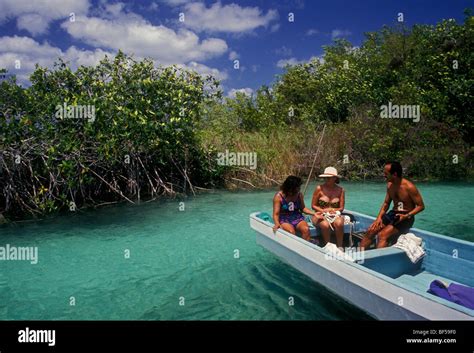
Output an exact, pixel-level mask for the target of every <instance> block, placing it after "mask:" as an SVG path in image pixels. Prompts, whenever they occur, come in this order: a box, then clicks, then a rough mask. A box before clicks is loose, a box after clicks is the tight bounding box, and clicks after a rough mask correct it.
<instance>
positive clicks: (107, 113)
mask: <svg viewBox="0 0 474 353" xmlns="http://www.w3.org/2000/svg"><path fill="white" fill-rule="evenodd" d="M473 48H474V17H473V16H472V11H471V10H466V11H465V20H464V22H463V23H456V21H454V20H451V19H450V20H443V21H441V22H439V23H438V24H436V25H415V26H413V27H411V28H407V27H405V26H403V25H397V26H393V27H384V28H382V29H381V30H380V31H378V32H372V33H367V34H366V40H365V41H364V43H363V44H362V45H361V46H360V47H354V46H352V45H351V43H349V42H348V41H346V40H342V39H338V40H336V41H335V42H334V44H333V45H330V46H326V47H325V48H324V49H325V54H324V59H313V60H312V61H310V62H307V63H301V64H297V65H294V66H287V67H286V69H285V72H284V73H283V74H282V75H280V76H277V77H276V79H275V82H274V83H273V84H272V85H271V86H262V87H260V88H259V89H258V90H257V91H256V92H255V93H254V94H253V95H252V96H248V95H245V94H243V93H237V94H236V96H235V97H233V98H230V97H223V94H222V91H221V90H220V88H219V86H220V82H218V81H217V80H216V79H214V78H213V77H211V76H208V77H202V76H200V75H199V74H197V73H195V72H193V71H189V70H185V69H182V68H179V67H177V66H169V67H161V66H160V67H155V66H154V64H153V62H152V61H151V60H148V59H145V60H141V61H138V60H135V59H134V58H132V57H129V56H127V55H125V54H124V53H122V52H119V53H118V54H117V56H116V57H115V58H105V59H104V60H102V61H101V62H100V63H99V64H98V65H97V66H87V67H86V66H81V67H79V68H77V70H75V71H73V70H72V69H71V68H70V67H69V66H68V63H66V62H64V61H62V60H61V59H59V60H58V62H57V63H56V64H55V66H54V68H53V69H47V68H43V67H40V66H37V68H36V69H35V71H34V72H33V74H32V75H31V78H30V81H31V86H29V87H27V88H24V87H21V86H20V85H18V84H17V82H16V78H15V77H14V76H10V77H7V78H6V79H4V80H3V81H2V82H1V84H0V223H2V222H6V221H7V220H9V221H17V220H21V219H25V218H32V217H33V218H37V217H43V216H45V215H48V214H53V213H56V212H60V211H68V210H69V211H75V210H80V209H84V208H90V207H99V206H102V205H107V204H113V203H117V202H122V201H123V202H129V203H137V202H140V201H150V200H154V199H156V198H159V197H177V196H180V195H184V194H196V193H198V192H203V191H205V190H209V189H216V188H226V189H241V188H242V189H247V188H266V187H273V186H276V185H278V184H279V183H281V181H282V180H284V179H285V178H286V176H288V175H290V174H293V175H299V176H301V177H303V178H305V177H307V176H308V175H309V173H310V170H311V167H312V165H313V159H314V158H315V153H316V151H317V150H318V145H319V143H318V142H319V140H320V138H321V143H320V151H319V154H318V156H317V158H316V160H315V164H314V171H313V178H314V176H315V175H317V174H318V172H319V171H320V170H322V169H323V168H324V167H325V166H328V165H333V166H335V167H337V169H338V170H339V171H340V172H341V174H342V175H343V176H344V177H345V178H346V179H348V180H354V181H355V180H373V179H378V178H380V177H381V167H382V166H383V164H384V163H385V162H386V161H390V160H399V161H401V163H402V165H403V166H404V168H406V175H407V177H408V178H411V179H415V180H474V171H473V163H474V148H473V145H472V142H473V136H474V117H473V114H474V99H473V98H474V92H473V90H474V65H473V64H474V55H473V53H474V50H473ZM2 72H3V74H4V75H5V76H7V73H6V71H5V70H2ZM323 126H325V127H326V128H325V129H324V135H323V136H321V134H322V130H323ZM232 153H236V154H237V153H242V154H243V153H248V154H252V155H246V156H243V157H248V158H249V156H250V157H253V156H255V157H256V158H255V160H253V162H252V163H248V162H249V159H247V160H245V159H243V160H242V161H243V162H242V163H240V162H239V161H236V160H231V159H229V158H228V156H229V154H232ZM224 154H225V157H226V159H225V161H226V162H225V163H218V158H217V156H218V155H221V156H224ZM231 156H232V155H231ZM239 156H240V155H239ZM223 160H224V159H223ZM245 161H247V162H245ZM246 164H247V165H246Z"/></svg>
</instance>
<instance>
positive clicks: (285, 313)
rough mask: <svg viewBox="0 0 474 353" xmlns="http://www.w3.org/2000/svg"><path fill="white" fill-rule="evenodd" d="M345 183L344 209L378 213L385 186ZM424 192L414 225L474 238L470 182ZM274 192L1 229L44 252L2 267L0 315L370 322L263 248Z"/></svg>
mask: <svg viewBox="0 0 474 353" xmlns="http://www.w3.org/2000/svg"><path fill="white" fill-rule="evenodd" d="M342 186H344V187H345V189H346V193H347V195H346V199H347V202H346V207H347V208H348V209H352V210H355V211H359V212H362V213H366V214H370V215H376V214H377V212H378V210H379V208H380V205H381V203H382V201H383V197H384V192H385V185H384V184H381V183H343V185H342ZM418 186H419V189H420V190H421V193H422V195H423V197H424V199H425V203H426V206H427V208H426V211H425V212H423V213H422V214H420V215H419V217H417V221H416V223H415V225H416V227H418V228H421V229H427V230H431V231H434V232H438V233H442V234H446V235H450V236H454V237H458V238H461V239H466V240H470V241H474V225H473V221H472V219H473V216H474V211H473V210H474V191H473V190H474V189H473V187H472V184H460V183H456V184H419V185H418ZM313 188H314V185H312V186H311V189H309V190H310V191H308V194H307V197H306V200H307V203H308V204H309V201H310V196H311V191H312V189H313ZM273 194H274V190H270V191H259V192H238V193H232V192H225V191H222V192H213V193H209V194H204V195H199V196H197V197H194V198H193V197H189V198H186V199H180V200H171V201H161V202H150V203H145V204H141V205H137V206H131V205H119V206H113V207H108V208H102V209H99V210H91V211H86V212H80V213H75V214H67V215H60V216H57V217H54V218H51V219H47V220H43V221H38V222H33V223H22V224H17V225H9V226H3V227H0V239H1V240H0V246H2V247H3V246H5V245H6V244H10V245H12V246H37V247H38V252H39V262H38V264H36V265H32V264H30V263H29V262H26V261H0V319H2V320H119V319H120V320H186V319H192V320H235V319H237V320H328V319H329V320H351V319H370V318H369V317H368V316H367V315H366V314H364V313H363V312H361V311H360V310H359V309H357V308H355V307H354V306H352V305H350V304H348V303H347V302H345V301H344V300H342V299H341V298H339V297H337V296H336V295H334V294H332V293H330V292H328V291H327V290H326V289H324V287H322V286H320V285H318V284H317V283H315V282H313V281H312V280H310V279H309V278H307V277H306V276H304V275H302V274H301V273H299V272H298V271H296V270H294V269H292V268H291V267H289V266H288V265H286V264H284V263H283V262H281V261H280V260H278V259H277V258H276V257H274V256H273V255H272V254H270V253H268V252H266V251H265V250H264V249H262V248H261V247H259V246H258V245H256V243H255V234H254V232H253V231H252V230H251V229H250V227H249V214H250V213H251V212H254V211H267V212H270V211H271V200H272V196H273ZM180 202H184V211H180V210H179V206H180V204H179V203H180ZM460 205H462V207H460ZM236 250H238V252H239V257H238V258H235V255H236ZM128 252H129V255H130V256H129V257H128V258H127V255H128ZM72 297H73V299H72ZM289 297H293V298H294V305H293V306H291V305H289ZM73 300H75V305H70V304H71V302H73ZM180 304H184V305H180Z"/></svg>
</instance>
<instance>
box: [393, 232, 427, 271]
mask: <svg viewBox="0 0 474 353" xmlns="http://www.w3.org/2000/svg"><path fill="white" fill-rule="evenodd" d="M421 241H422V240H421V238H419V237H417V236H416V235H415V234H413V233H407V234H402V235H400V236H399V237H398V240H397V243H396V244H395V245H394V247H396V248H399V249H402V250H403V251H405V253H406V254H407V256H408V257H409V259H410V261H411V262H413V263H414V264H416V263H417V262H418V261H420V259H422V258H423V257H424V256H425V251H424V250H423V248H422V247H421Z"/></svg>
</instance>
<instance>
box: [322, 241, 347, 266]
mask: <svg viewBox="0 0 474 353" xmlns="http://www.w3.org/2000/svg"><path fill="white" fill-rule="evenodd" d="M323 250H324V251H325V252H326V255H327V258H331V259H338V260H347V261H350V262H355V260H354V259H353V258H352V256H349V255H348V254H346V253H345V252H344V251H342V250H340V249H339V248H338V247H337V246H336V244H333V243H327V244H326V245H325V246H324V247H323Z"/></svg>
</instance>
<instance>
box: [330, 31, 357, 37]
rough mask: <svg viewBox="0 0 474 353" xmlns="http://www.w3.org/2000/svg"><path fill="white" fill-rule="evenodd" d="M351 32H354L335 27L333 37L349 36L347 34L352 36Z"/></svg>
mask: <svg viewBox="0 0 474 353" xmlns="http://www.w3.org/2000/svg"><path fill="white" fill-rule="evenodd" d="M351 34H352V32H351V31H348V30H343V29H333V30H332V32H331V38H332V39H335V38H339V37H347V36H350V35H351Z"/></svg>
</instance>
